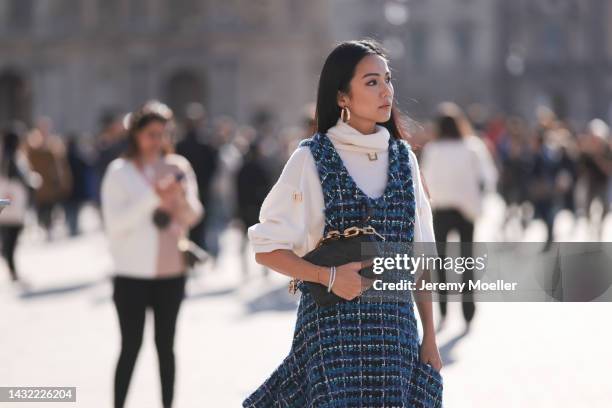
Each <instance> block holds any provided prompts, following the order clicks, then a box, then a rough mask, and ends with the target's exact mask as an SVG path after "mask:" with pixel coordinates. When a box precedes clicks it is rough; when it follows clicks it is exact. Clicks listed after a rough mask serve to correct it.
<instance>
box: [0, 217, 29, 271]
mask: <svg viewBox="0 0 612 408" xmlns="http://www.w3.org/2000/svg"><path fill="white" fill-rule="evenodd" d="M22 229H23V226H21V225H4V226H2V227H0V235H1V237H2V256H3V257H4V259H6V263H7V264H8V267H9V273H10V274H11V279H13V280H17V269H15V249H16V248H17V239H18V238H19V234H20V233H21V230H22Z"/></svg>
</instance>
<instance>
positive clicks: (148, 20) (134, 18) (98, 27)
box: [0, 0, 612, 131]
mask: <svg viewBox="0 0 612 408" xmlns="http://www.w3.org/2000/svg"><path fill="white" fill-rule="evenodd" d="M610 21H612V0H516V1H506V0H329V1H328V0H311V1H308V2H306V1H302V0H249V1H240V0H201V1H198V0H81V1H76V0H3V1H0V55H2V58H1V59H0V122H4V121H6V120H8V119H11V118H20V119H24V120H26V121H28V122H31V120H32V119H33V118H35V117H36V116H39V115H48V116H50V117H51V118H53V119H54V121H55V123H56V125H57V127H58V128H59V129H60V130H77V131H84V130H92V129H94V128H95V127H96V124H97V123H98V120H99V118H100V117H101V116H102V115H103V114H104V112H105V111H107V110H129V109H132V108H134V107H135V106H136V105H138V104H139V103H141V102H142V101H143V100H145V99H147V98H152V97H157V98H161V99H163V100H164V101H166V102H168V103H169V104H170V105H171V107H172V108H174V109H175V111H176V112H177V113H178V114H179V115H180V114H181V113H182V109H183V107H184V105H185V103H187V102H190V101H200V102H202V103H203V104H204V105H205V106H206V107H207V109H208V111H209V113H210V114H211V115H212V116H218V115H230V116H232V117H234V118H236V119H237V120H238V121H241V122H243V121H248V120H249V119H251V118H252V117H253V116H254V115H257V114H258V113H261V112H273V114H274V117H276V118H277V119H278V120H279V123H281V124H291V123H296V122H297V121H298V120H299V119H300V118H299V115H300V114H301V112H302V109H301V108H302V106H303V105H304V103H306V102H309V101H312V100H314V98H315V94H316V83H317V76H318V74H319V72H320V69H321V66H322V62H323V58H324V57H325V55H326V54H327V53H328V52H329V50H330V49H331V47H332V46H333V43H334V41H339V40H345V39H355V38H362V37H374V38H376V39H379V40H381V41H382V42H383V43H384V45H385V47H386V48H387V49H388V51H389V53H390V56H391V58H392V67H393V69H394V71H395V73H394V77H395V80H396V82H395V84H396V91H397V95H398V99H399V101H400V103H401V106H402V107H403V109H404V110H405V111H406V112H408V113H409V114H410V115H411V116H414V117H416V118H418V119H422V118H425V117H428V116H429V115H430V114H431V112H432V110H433V109H434V108H435V106H436V105H437V103H439V102H440V101H443V100H453V101H456V102H457V103H459V104H461V105H463V106H468V105H470V104H481V105H484V106H486V107H487V108H488V109H489V110H490V111H493V110H497V109H501V110H504V111H506V112H510V113H518V114H522V115H523V116H525V117H527V118H530V117H533V112H534V108H535V106H537V105H540V104H544V105H548V106H550V107H552V108H553V109H554V110H555V111H556V112H557V113H559V114H560V115H561V116H566V117H568V118H571V119H574V120H577V121H581V122H584V121H586V120H588V119H590V118H592V117H595V116H599V117H602V118H604V119H610V115H611V113H612V106H611V105H610V100H612V76H611V75H609V74H608V72H609V71H610V70H609V67H610V65H611V62H612V28H611V27H612V25H611V24H609V22H610Z"/></svg>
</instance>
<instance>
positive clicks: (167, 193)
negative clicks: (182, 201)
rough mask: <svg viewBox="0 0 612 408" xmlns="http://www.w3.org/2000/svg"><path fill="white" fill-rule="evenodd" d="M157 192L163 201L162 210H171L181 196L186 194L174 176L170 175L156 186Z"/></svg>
mask: <svg viewBox="0 0 612 408" xmlns="http://www.w3.org/2000/svg"><path fill="white" fill-rule="evenodd" d="M155 192H156V193H157V195H158V196H159V198H160V200H161V205H160V208H162V209H165V210H170V209H171V208H172V206H173V204H174V203H175V202H176V200H177V199H178V198H180V197H181V195H183V194H185V191H184V189H183V185H182V184H181V182H180V181H177V180H176V177H175V176H174V175H168V176H166V177H164V178H163V179H161V180H160V181H159V182H158V183H157V184H156V185H155Z"/></svg>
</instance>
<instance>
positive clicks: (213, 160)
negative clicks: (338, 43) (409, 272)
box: [0, 103, 612, 280]
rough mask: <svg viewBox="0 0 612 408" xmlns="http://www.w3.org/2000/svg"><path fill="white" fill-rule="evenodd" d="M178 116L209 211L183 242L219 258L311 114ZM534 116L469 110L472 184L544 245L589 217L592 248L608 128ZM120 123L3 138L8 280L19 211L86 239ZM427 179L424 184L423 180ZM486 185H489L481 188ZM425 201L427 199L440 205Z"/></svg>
mask: <svg viewBox="0 0 612 408" xmlns="http://www.w3.org/2000/svg"><path fill="white" fill-rule="evenodd" d="M457 109H458V107H457ZM180 113H181V115H180V116H179V117H180V118H182V119H180V120H178V119H177V121H176V123H175V124H174V126H173V127H172V130H171V132H172V140H173V142H174V151H175V152H176V153H178V154H180V155H182V156H184V157H185V158H187V160H188V161H189V162H190V164H191V165H192V167H193V169H194V172H195V174H196V177H197V182H198V188H199V195H200V200H201V202H202V204H203V205H204V208H205V209H206V212H205V216H204V217H203V219H202V221H201V222H200V223H199V224H198V225H196V226H195V227H194V228H193V229H192V230H191V232H190V239H191V240H192V241H194V242H196V243H197V244H199V245H200V246H201V247H203V248H204V249H206V250H207V251H208V252H209V254H210V255H211V256H212V258H213V259H215V258H216V257H217V256H218V254H219V251H220V248H219V236H220V235H221V233H222V231H223V230H224V229H226V228H228V227H229V226H233V227H238V228H241V229H242V231H243V232H245V233H246V228H247V227H248V226H250V225H252V224H255V223H256V222H257V220H258V214H259V208H260V206H261V203H262V202H263V199H264V198H265V196H266V194H267V192H268V191H269V189H270V187H271V186H272V183H273V182H274V180H276V178H277V177H278V175H279V173H280V171H281V170H282V167H283V165H284V163H285V162H286V160H287V158H288V157H289V155H290V154H291V152H292V151H293V150H294V149H295V147H296V145H297V143H298V142H299V140H301V139H302V138H304V137H308V136H309V135H310V134H311V130H312V129H313V117H314V112H313V108H312V106H311V105H309V106H307V107H305V108H304V114H303V120H302V121H301V123H299V124H296V126H295V127H288V128H282V129H277V127H276V126H275V122H274V120H273V116H272V115H259V116H258V117H255V118H254V119H253V121H252V123H250V124H248V125H242V124H239V123H237V122H236V121H235V120H234V119H232V118H230V117H219V118H214V119H212V120H208V118H207V115H206V112H205V110H204V108H203V107H202V106H201V105H200V104H197V103H192V104H189V105H188V106H187V107H186V108H185V110H184V112H180ZM439 115H440V113H438V116H439ZM536 116H537V120H536V121H533V123H530V122H529V121H527V120H526V119H524V118H520V117H512V116H505V115H502V114H497V115H492V116H490V117H486V116H485V115H483V114H482V109H479V107H474V106H471V107H468V108H467V109H466V111H465V114H463V120H464V121H465V123H466V124H469V126H468V127H464V128H462V132H461V133H462V137H464V138H468V137H469V138H471V139H474V140H475V141H477V142H478V143H477V144H478V145H480V146H481V147H482V148H481V150H483V151H484V154H485V155H488V156H489V158H488V159H487V160H490V162H491V163H492V166H493V169H492V170H489V173H495V175H494V176H491V177H487V176H486V174H485V176H484V177H483V180H480V182H481V183H482V184H483V186H482V188H481V191H482V194H485V193H487V190H494V191H497V192H498V193H499V194H500V196H501V197H503V199H504V201H505V202H506V204H507V211H506V221H507V222H510V220H513V219H514V220H517V219H518V220H520V223H521V225H522V227H523V228H526V227H527V225H528V224H529V223H530V222H531V221H532V220H534V219H541V220H543V221H544V222H545V223H546V225H547V229H548V242H552V240H553V239H554V234H553V224H554V220H555V216H556V215H557V213H558V212H559V211H560V210H563V209H567V210H569V211H571V212H572V213H573V214H575V216H576V217H575V219H578V218H580V217H586V218H587V219H588V220H589V221H590V222H591V223H592V225H593V228H594V236H593V239H595V240H598V239H600V236H601V226H602V223H603V218H604V217H605V215H606V214H607V212H608V210H609V208H610V202H611V201H612V181H611V180H612V179H611V177H610V175H611V173H612V142H611V139H610V130H609V127H608V125H607V124H606V123H605V122H604V121H602V120H600V119H594V120H592V121H591V122H589V123H588V124H587V125H586V126H584V127H581V128H575V127H573V126H572V125H571V124H570V123H569V122H566V121H564V120H561V119H559V118H557V117H556V116H555V115H554V113H553V112H552V111H550V110H548V109H546V108H540V109H539V110H538V112H537V115H536ZM438 119H439V117H438ZM125 121H126V115H125V114H124V113H115V114H109V115H107V116H106V117H104V119H103V120H102V122H101V127H100V129H99V131H98V132H97V134H96V135H95V136H92V135H87V134H77V133H68V134H66V135H59V134H57V133H55V132H54V129H53V123H52V121H51V119H49V118H45V117H42V118H39V119H38V120H37V121H36V122H35V125H34V126H33V127H32V128H30V129H28V128H26V127H25V126H24V125H23V124H21V123H12V124H9V125H8V126H6V127H5V128H4V129H3V130H2V135H1V143H0V157H1V159H0V196H2V198H10V199H11V200H12V205H11V207H10V208H9V209H6V210H5V211H4V212H3V213H2V217H0V227H1V231H2V253H3V255H4V257H5V259H6V261H7V264H8V267H9V270H10V272H11V276H12V278H13V279H14V280H17V278H18V274H17V268H16V265H15V261H14V252H15V247H16V245H17V242H18V237H19V234H20V232H21V231H22V229H23V226H24V223H26V218H27V214H35V217H34V216H32V218H31V219H33V220H34V219H35V220H36V221H35V222H34V223H35V224H34V225H38V228H40V229H41V230H43V231H45V234H46V239H48V240H53V239H56V238H57V236H56V235H57V234H56V233H54V231H55V229H54V228H53V226H54V225H56V224H57V223H65V224H66V230H67V231H68V233H69V235H70V236H76V235H78V234H79V233H81V231H82V230H81V227H80V222H79V220H80V217H79V214H80V212H81V209H82V208H83V207H84V206H85V205H90V206H92V207H93V208H97V209H99V206H100V184H101V180H102V177H103V175H104V172H105V170H106V167H107V166H108V164H109V163H110V162H111V161H112V160H114V159H115V158H117V157H119V156H120V155H121V153H122V152H123V151H124V149H125V143H126V140H125V130H126V126H125ZM441 123H442V122H441V121H440V120H438V121H436V120H432V121H431V122H426V123H423V124H421V125H419V126H416V127H415V130H414V131H412V134H413V137H414V140H413V142H414V143H413V146H414V150H415V151H416V153H417V155H418V156H420V154H421V152H422V151H423V150H425V149H421V147H422V146H424V145H426V144H428V143H430V142H436V139H439V138H440V135H441V129H440V125H441ZM459 127H461V124H459ZM434 166H435V164H434ZM441 168H442V167H441ZM458 171H461V169H458ZM424 178H425V182H426V183H428V177H427V175H425V177H424ZM491 180H493V183H494V185H493V186H490V185H489V186H488V188H487V186H486V184H487V183H489V184H490V183H491ZM431 198H432V201H433V202H435V199H436V197H435V196H434V197H431ZM31 210H32V211H31ZM476 216H478V214H476ZM26 224H27V223H26ZM500 238H501V239H506V238H507V237H500ZM437 239H438V240H440V237H437ZM244 243H245V245H246V239H245V240H244ZM244 265H245V266H244V268H245V273H246V268H247V267H246V265H247V263H246V262H245V263H244Z"/></svg>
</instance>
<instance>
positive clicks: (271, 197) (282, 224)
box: [248, 147, 322, 256]
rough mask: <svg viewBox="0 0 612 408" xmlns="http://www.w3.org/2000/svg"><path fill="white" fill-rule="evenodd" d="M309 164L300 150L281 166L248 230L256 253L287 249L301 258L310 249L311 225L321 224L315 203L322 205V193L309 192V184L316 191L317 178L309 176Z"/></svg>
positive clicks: (307, 155)
mask: <svg viewBox="0 0 612 408" xmlns="http://www.w3.org/2000/svg"><path fill="white" fill-rule="evenodd" d="M311 162H312V163H311ZM313 163H314V161H313V159H312V155H311V153H310V151H309V149H308V148H307V147H300V148H298V149H296V150H295V152H294V153H293V154H292V155H291V157H290V158H289V160H288V161H287V164H285V167H284V168H283V171H282V173H281V175H280V177H279V179H278V181H277V182H276V184H274V186H273V187H272V189H271V190H270V192H269V193H268V195H267V196H266V198H265V200H264V202H263V204H262V206H261V210H260V213H259V223H257V224H255V225H253V226H251V227H250V228H249V229H248V236H249V241H250V242H251V245H252V247H253V250H254V251H255V252H256V253H259V252H271V251H274V250H276V249H289V250H293V251H294V252H295V253H297V254H298V255H300V256H302V255H303V254H305V253H306V252H307V250H308V249H310V247H311V246H312V242H310V240H309V238H310V237H311V236H312V235H313V233H312V227H313V223H315V224H316V223H320V222H321V220H319V219H318V218H320V217H319V213H320V210H318V209H316V208H315V207H318V206H321V204H320V203H318V201H322V193H320V192H319V193H318V195H321V197H318V195H317V194H315V193H317V192H316V191H315V192H313V191H311V190H312V186H313V184H314V185H318V186H319V189H320V183H319V182H318V175H317V174H316V173H314V174H312V173H313V171H312V168H314V164H313ZM313 177H317V180H316V182H314V181H313V180H310V179H311V178H313ZM313 200H314V201H313ZM313 211H314V218H315V219H313V216H312V214H313ZM315 235H316V234H315Z"/></svg>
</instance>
